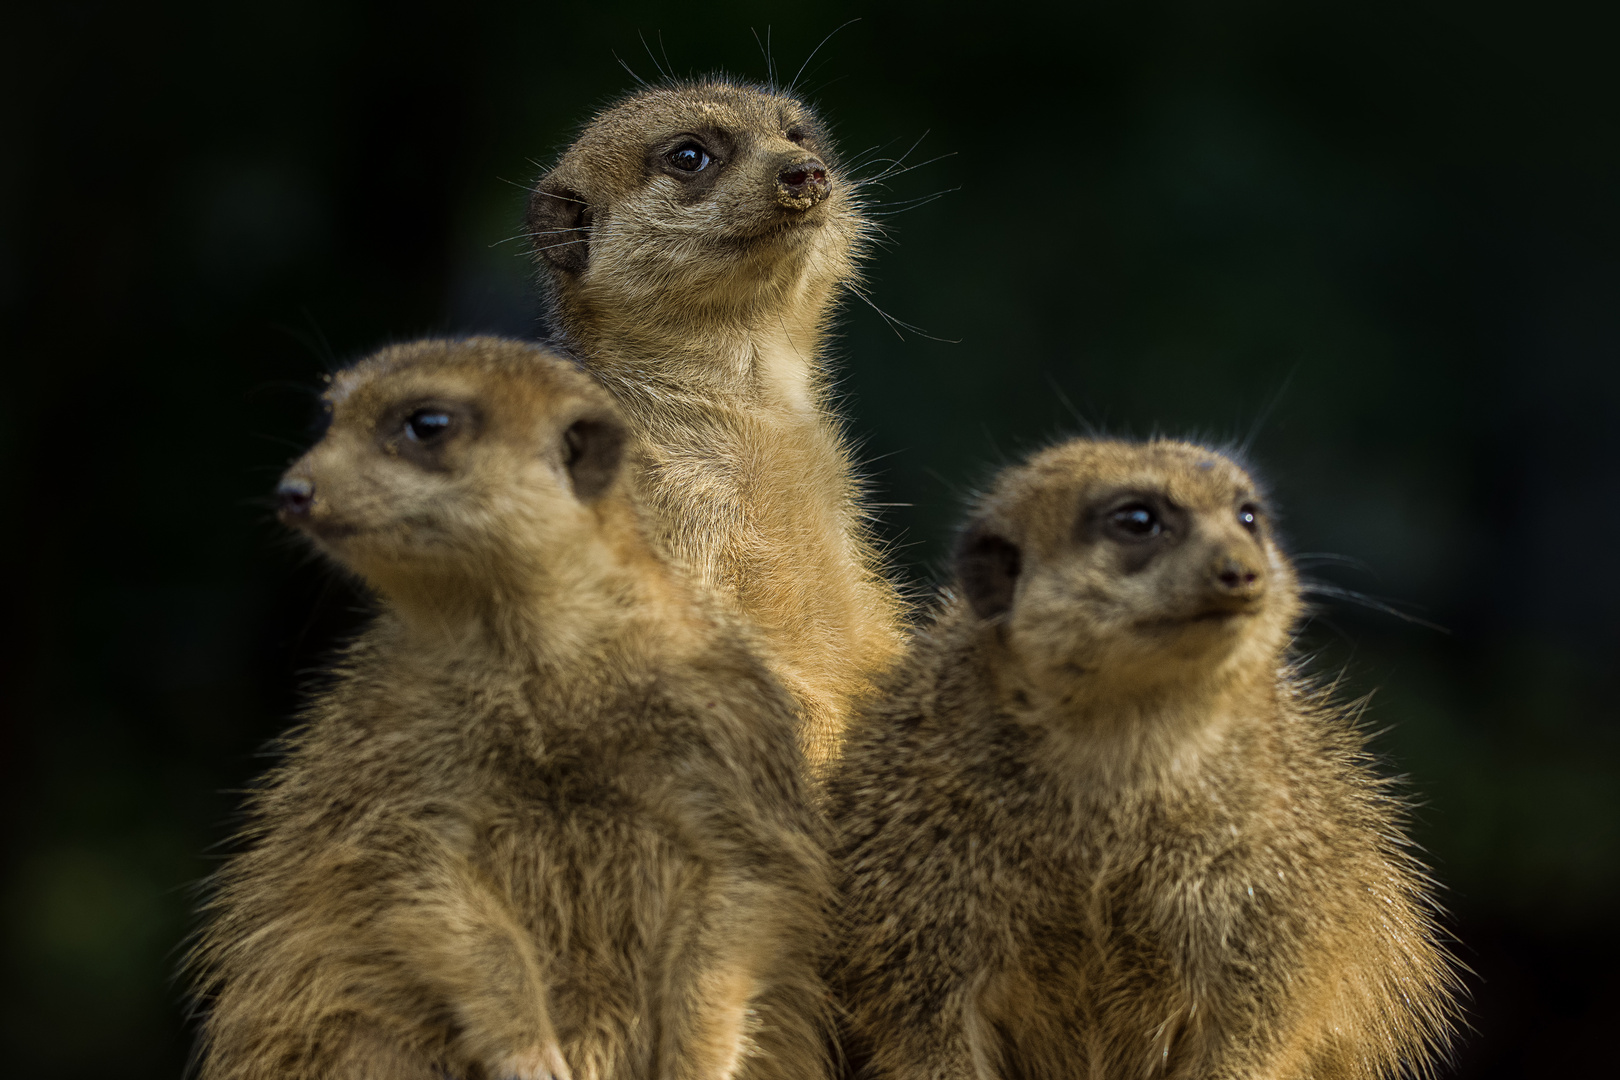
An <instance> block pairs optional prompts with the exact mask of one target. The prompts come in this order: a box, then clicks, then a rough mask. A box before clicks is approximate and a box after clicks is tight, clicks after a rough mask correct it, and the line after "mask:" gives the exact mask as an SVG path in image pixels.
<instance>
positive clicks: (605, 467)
mask: <svg viewBox="0 0 1620 1080" xmlns="http://www.w3.org/2000/svg"><path fill="white" fill-rule="evenodd" d="M629 441H630V433H629V432H628V431H627V430H626V429H625V426H624V421H622V420H620V419H619V418H618V417H616V416H607V415H596V416H582V417H580V418H579V419H578V420H575V421H574V422H573V423H572V424H570V425H569V426H568V430H567V431H565V432H563V465H564V466H565V467H566V468H567V469H568V478H569V480H570V481H571V482H572V483H573V485H574V498H576V499H578V500H579V501H580V502H583V503H588V502H595V501H596V499H597V498H598V497H599V496H600V495H601V494H602V493H603V492H604V491H606V490H607V489H608V488H609V487H610V486H612V484H613V478H614V477H616V476H618V475H619V466H620V464H621V463H622V462H623V461H624V447H625V444H626V443H628V442H629Z"/></svg>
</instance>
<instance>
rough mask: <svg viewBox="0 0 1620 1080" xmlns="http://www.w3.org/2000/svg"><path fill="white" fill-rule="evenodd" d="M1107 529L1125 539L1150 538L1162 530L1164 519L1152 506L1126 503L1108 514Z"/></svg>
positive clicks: (1140, 503)
mask: <svg viewBox="0 0 1620 1080" xmlns="http://www.w3.org/2000/svg"><path fill="white" fill-rule="evenodd" d="M1107 520H1108V530H1109V532H1110V533H1112V534H1113V535H1114V536H1115V537H1117V538H1120V539H1125V540H1151V539H1152V538H1153V537H1155V536H1158V535H1159V534H1160V533H1162V532H1164V521H1163V520H1162V519H1161V518H1160V517H1159V514H1158V512H1157V511H1156V510H1154V509H1153V507H1151V506H1149V505H1147V504H1146V503H1142V502H1133V503H1128V504H1127V505H1125V506H1121V507H1119V508H1117V509H1115V510H1112V511H1110V512H1109V514H1108V519H1107Z"/></svg>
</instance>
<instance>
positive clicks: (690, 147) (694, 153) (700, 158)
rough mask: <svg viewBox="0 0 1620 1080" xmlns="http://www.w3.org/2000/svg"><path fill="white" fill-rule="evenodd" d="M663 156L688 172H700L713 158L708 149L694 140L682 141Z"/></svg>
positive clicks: (676, 166)
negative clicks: (682, 142)
mask: <svg viewBox="0 0 1620 1080" xmlns="http://www.w3.org/2000/svg"><path fill="white" fill-rule="evenodd" d="M665 156H666V158H667V159H668V161H669V163H670V164H671V165H673V166H675V168H677V169H679V170H680V171H681V172H688V173H695V172H702V171H703V170H704V169H706V168H708V167H709V163H710V161H712V160H713V159H712V158H710V157H709V153H708V151H707V150H704V149H703V147H701V146H699V145H698V144H697V143H695V142H689V143H684V144H682V145H681V146H678V147H676V148H675V149H674V150H671V151H670V152H669V153H668V154H667V155H665Z"/></svg>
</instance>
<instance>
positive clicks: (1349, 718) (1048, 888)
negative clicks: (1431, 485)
mask: <svg viewBox="0 0 1620 1080" xmlns="http://www.w3.org/2000/svg"><path fill="white" fill-rule="evenodd" d="M1144 509H1145V510H1146V511H1147V512H1148V514H1149V515H1150V517H1153V518H1157V520H1158V526H1157V527H1158V529H1159V531H1158V532H1157V533H1154V532H1152V531H1151V528H1149V531H1148V532H1146V533H1144V534H1142V535H1138V534H1136V533H1133V532H1131V531H1130V530H1131V528H1133V527H1134V526H1133V525H1132V521H1133V520H1135V521H1136V522H1137V524H1141V522H1142V520H1143V519H1133V517H1132V515H1135V514H1137V512H1138V511H1139V510H1144ZM1248 511H1252V512H1253V513H1254V514H1255V518H1254V523H1253V526H1252V531H1251V528H1250V527H1249V526H1247V525H1245V524H1244V522H1243V521H1241V520H1240V514H1241V513H1244V512H1248ZM1116 514H1118V515H1124V517H1116V516H1115V515H1116ZM1149 525H1151V522H1150V523H1149ZM958 571H959V577H958V582H959V585H958V588H959V589H960V591H961V593H962V598H957V599H950V600H948V601H947V602H946V603H945V604H944V606H943V607H942V609H941V610H940V611H939V612H938V615H937V619H936V621H935V622H934V624H933V625H932V627H931V628H930V629H928V630H926V631H925V632H923V633H922V634H921V635H920V638H919V640H918V642H917V644H916V646H915V648H914V650H913V651H912V653H911V655H910V656H909V657H908V659H907V660H905V661H904V662H903V663H902V664H901V665H900V667H899V668H898V670H897V672H896V674H895V676H894V678H893V679H892V681H891V684H890V686H889V688H888V695H887V697H886V698H885V699H884V700H883V701H882V702H881V703H880V704H878V705H875V706H873V707H871V708H870V709H868V710H867V711H866V712H865V713H864V714H863V715H861V716H860V717H859V718H858V719H857V720H856V721H855V722H854V723H853V724H852V725H851V728H850V733H849V739H848V743H847V748H846V753H845V756H844V759H843V761H842V762H841V764H840V766H839V767H838V769H837V771H836V772H835V774H834V776H833V777H832V780H831V784H830V790H829V798H830V806H831V809H832V812H833V813H834V815H835V825H836V826H837V827H838V829H839V831H840V833H841V840H840V842H839V845H838V847H837V849H836V850H837V852H838V859H839V860H840V863H841V868H842V874H843V889H844V894H845V896H844V900H843V904H844V914H845V922H846V932H845V936H844V940H843V941H842V942H841V946H840V948H841V960H840V963H839V965H838V977H837V983H838V985H839V987H840V988H841V993H842V994H843V995H844V998H845V1001H846V1003H847V1006H848V1009H849V1014H850V1021H851V1027H852V1032H853V1037H852V1040H851V1049H852V1056H854V1057H855V1058H857V1059H861V1060H865V1061H866V1062H867V1066H868V1070H869V1074H870V1075H872V1076H876V1077H885V1078H894V1080H898V1078H906V1077H915V1078H918V1080H921V1078H924V1077H926V1078H928V1080H947V1078H951V1080H958V1078H968V1077H973V1078H990V1077H1001V1078H1004V1080H1014V1078H1017V1080H1049V1078H1050V1080H1055V1078H1059V1077H1092V1078H1096V1080H1104V1078H1106V1080H1128V1078H1136V1077H1142V1078H1146V1077H1178V1078H1193V1077H1197V1078H1201V1080H1210V1078H1233V1080H1236V1078H1240V1077H1241V1078H1244V1080H1298V1078H1304V1077H1315V1078H1329V1077H1333V1078H1340V1077H1342V1078H1356V1080H1364V1078H1374V1077H1384V1076H1389V1075H1392V1074H1395V1073H1397V1072H1400V1071H1402V1070H1407V1071H1411V1072H1425V1071H1427V1069H1428V1068H1429V1066H1430V1065H1431V1063H1432V1062H1433V1060H1434V1059H1435V1056H1436V1055H1437V1054H1438V1053H1440V1052H1441V1051H1442V1049H1443V1047H1444V1046H1445V1044H1446V1042H1447V1039H1448V1037H1449V1032H1450V1029H1451V1025H1452V1023H1453V1021H1454V1019H1455V1017H1456V1007H1455V1004H1454V994H1455V992H1456V984H1455V978H1454V975H1453V967H1452V961H1451V959H1450V957H1449V956H1448V955H1447V953H1446V952H1445V950H1444V949H1443V948H1442V947H1441V946H1440V945H1439V944H1438V943H1437V931H1436V927H1435V924H1434V917H1433V912H1434V907H1433V903H1432V900H1431V898H1430V896H1429V895H1428V879H1427V877H1426V874H1425V871H1424V869H1423V867H1422V866H1421V865H1419V864H1418V862H1417V861H1416V860H1415V859H1414V858H1413V857H1412V856H1411V854H1410V853H1409V851H1408V847H1407V841H1406V839H1405V838H1404V836H1403V830H1402V825H1401V822H1402V819H1403V816H1404V810H1403V804H1402V803H1401V802H1400V800H1399V799H1398V798H1397V797H1395V796H1394V795H1392V793H1391V792H1390V790H1389V788H1388V786H1387V783H1386V781H1384V780H1381V779H1379V778H1378V776H1377V775H1376V774H1375V773H1374V771H1373V770H1372V768H1371V767H1370V764H1369V762H1368V759H1367V756H1366V753H1365V750H1364V745H1363V738H1362V736H1361V734H1360V733H1359V731H1358V729H1357V726H1356V723H1355V720H1354V710H1353V709H1347V708H1346V707H1345V706H1342V705H1337V704H1335V703H1334V702H1333V701H1332V700H1331V698H1330V695H1329V694H1328V693H1327V692H1325V691H1322V690H1319V689H1316V688H1314V687H1313V686H1312V684H1311V683H1310V682H1309V681H1308V680H1306V679H1305V678H1304V677H1303V676H1302V675H1301V674H1300V673H1299V671H1298V670H1297V668H1296V666H1295V663H1294V661H1292V660H1291V659H1290V657H1289V642H1290V634H1291V633H1292V630H1293V627H1294V625H1295V623H1296V622H1297V620H1298V618H1299V615H1300V611H1301V605H1300V599H1299V587H1298V583H1297V581H1296V578H1295V575H1294V571H1293V569H1292V567H1291V566H1290V565H1289V562H1288V560H1287V558H1286V557H1285V556H1284V555H1283V554H1282V552H1281V551H1280V550H1279V549H1278V547H1277V546H1276V543H1275V542H1274V540H1273V538H1272V535H1271V531H1270V526H1269V525H1268V524H1267V522H1266V516H1265V511H1264V500H1263V499H1262V498H1261V496H1260V495H1259V494H1258V492H1257V491H1256V490H1255V487H1254V484H1253V482H1252V481H1251V480H1250V479H1249V477H1247V476H1246V475H1245V474H1244V473H1243V472H1242V470H1240V469H1239V468H1237V467H1236V466H1234V465H1233V464H1232V463H1231V462H1229V461H1228V460H1226V459H1225V458H1223V457H1221V456H1220V455H1218V454H1215V453H1213V452H1211V451H1209V450H1206V449H1204V448H1201V447H1198V446H1193V445H1190V444H1187V443H1179V442H1167V441H1161V442H1152V443H1148V444H1145V445H1132V444H1125V443H1117V442H1089V441H1077V442H1072V443H1068V444H1066V445H1062V446H1059V447H1056V448H1054V449H1052V450H1048V451H1046V452H1044V453H1041V454H1038V455H1036V456H1035V457H1034V458H1033V459H1032V460H1031V461H1030V462H1029V463H1027V464H1026V465H1024V466H1021V467H1018V468H1015V469H1011V470H1009V471H1007V472H1006V473H1005V474H1003V476H1002V477H1001V478H1000V480H999V481H998V482H997V483H996V485H995V487H994V489H993V490H992V491H991V493H990V494H989V495H988V496H987V497H986V498H985V499H984V500H983V501H982V503H981V505H980V506H979V507H978V510H977V512H976V514H975V515H974V517H973V519H972V522H971V524H970V526H969V528H968V529H967V531H966V532H965V534H964V538H963V541H962V545H961V548H960V549H959V556H958Z"/></svg>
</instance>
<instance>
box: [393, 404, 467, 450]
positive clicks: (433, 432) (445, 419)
mask: <svg viewBox="0 0 1620 1080" xmlns="http://www.w3.org/2000/svg"><path fill="white" fill-rule="evenodd" d="M455 423H456V421H455V417H454V416H452V415H451V414H450V413H449V412H448V411H446V410H444V409H417V410H416V411H415V412H413V413H411V415H410V416H407V417H406V418H405V437H406V438H407V439H410V440H411V441H412V442H419V443H422V444H424V445H426V444H429V443H432V442H435V441H437V440H439V439H442V438H443V437H444V436H446V435H448V434H449V433H450V432H451V431H452V430H454V428H455Z"/></svg>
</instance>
